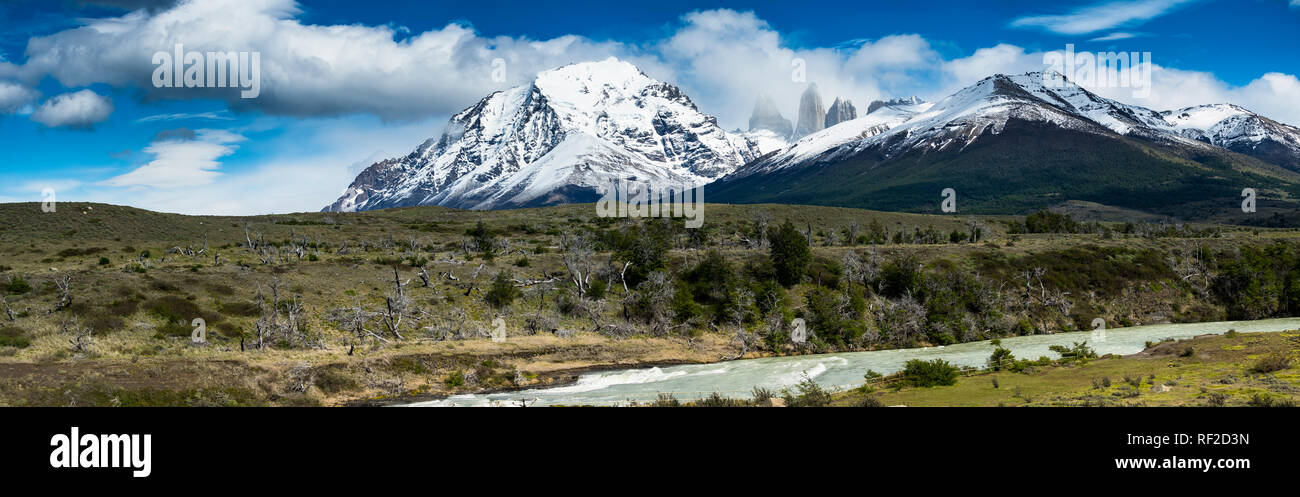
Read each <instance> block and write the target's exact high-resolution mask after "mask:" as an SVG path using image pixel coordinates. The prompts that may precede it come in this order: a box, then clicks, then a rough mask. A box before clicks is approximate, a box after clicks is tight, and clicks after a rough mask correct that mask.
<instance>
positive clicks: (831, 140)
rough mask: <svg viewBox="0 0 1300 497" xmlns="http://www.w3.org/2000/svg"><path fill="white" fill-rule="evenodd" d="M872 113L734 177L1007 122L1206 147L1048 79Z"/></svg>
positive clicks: (931, 145)
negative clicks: (1037, 124) (1107, 133)
mask: <svg viewBox="0 0 1300 497" xmlns="http://www.w3.org/2000/svg"><path fill="white" fill-rule="evenodd" d="M877 103H879V104H880V105H876V104H877ZM873 106H874V107H875V109H874V110H873V111H872V112H869V113H868V114H866V115H865V116H863V117H861V118H858V119H855V120H852V121H847V122H844V123H841V124H839V125H837V126H834V127H832V128H830V129H827V130H823V131H822V132H819V133H815V134H812V135H809V136H807V137H804V138H803V139H801V140H799V141H798V142H796V143H794V144H792V145H791V146H790V147H788V148H786V149H785V150H782V151H781V152H779V153H777V154H774V155H772V156H770V157H765V158H763V159H762V160H760V161H756V162H755V163H752V164H749V165H746V166H745V167H743V168H741V169H740V170H738V171H736V172H735V173H734V177H745V176H750V175H753V174H760V173H765V172H771V171H774V170H777V169H783V168H786V167H791V166H798V165H807V164H810V163H824V162H833V161H835V160H837V159H841V158H844V157H848V156H852V155H855V154H857V153H860V152H862V151H863V150H866V149H869V148H880V149H883V150H882V151H883V152H884V154H885V155H886V156H896V155H899V154H902V153H904V152H907V151H908V150H912V149H916V148H922V149H929V150H938V149H945V148H948V147H963V146H965V145H967V144H969V143H971V142H972V141H974V140H975V139H976V138H978V137H979V136H981V135H982V134H984V133H986V132H988V133H993V134H997V133H1000V132H1001V131H1002V128H1003V127H1004V126H1005V125H1006V123H1007V122H1008V121H1010V120H1021V121H1034V122H1044V123H1049V124H1052V125H1054V126H1058V127H1061V128H1066V129H1072V130H1077V131H1086V132H1094V133H1106V132H1113V133H1117V134H1120V135H1126V136H1136V137H1142V138H1147V139H1156V140H1174V141H1180V142H1190V141H1191V140H1201V141H1204V142H1207V143H1213V142H1212V141H1210V140H1206V139H1203V138H1202V137H1201V136H1200V135H1196V134H1195V133H1194V131H1195V130H1193V129H1192V125H1193V124H1197V123H1195V122H1191V121H1189V122H1188V123H1187V125H1186V126H1185V127H1184V128H1178V127H1177V126H1176V125H1175V124H1172V123H1171V122H1169V121H1167V120H1166V118H1165V115H1163V114H1161V113H1159V112H1156V111H1153V110H1150V109H1146V108H1142V107H1137V106H1131V105H1126V104H1123V103H1120V102H1117V101H1114V100H1110V99H1107V98H1102V97H1100V96H1097V95H1095V94H1093V93H1091V92H1089V91H1087V90H1085V89H1083V88H1081V87H1079V86H1077V85H1075V84H1074V83H1072V82H1069V81H1068V80H1065V79H1064V77H1062V76H1060V75H1059V74H1055V73H1046V74H1044V73H1041V72H1034V73H1027V74H1021V75H1014V76H1007V75H996V76H991V77H988V78H985V79H983V80H981V81H979V82H977V83H975V84H974V85H971V86H969V87H967V88H965V89H962V90H960V91H958V92H957V93H954V94H953V95H951V96H949V97H947V98H944V99H943V100H940V101H938V102H935V103H927V102H923V101H921V100H920V99H917V98H915V97H912V98H906V99H894V100H888V101H884V102H881V101H877V102H874V103H873ZM1248 114H1249V113H1248ZM1250 115H1251V116H1254V114H1250ZM1255 117H1256V118H1258V116H1255ZM1259 119H1262V118H1259ZM1257 120H1258V119H1257ZM1252 122H1253V121H1252ZM836 128H839V129H836ZM1214 144H1215V145H1220V144H1219V143H1214ZM1220 146H1222V145H1220Z"/></svg>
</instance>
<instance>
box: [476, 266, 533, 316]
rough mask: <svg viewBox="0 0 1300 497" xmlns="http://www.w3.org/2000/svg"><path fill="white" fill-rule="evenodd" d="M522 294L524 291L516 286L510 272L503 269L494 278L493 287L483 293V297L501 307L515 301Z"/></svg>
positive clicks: (493, 305) (491, 303)
mask: <svg viewBox="0 0 1300 497" xmlns="http://www.w3.org/2000/svg"><path fill="white" fill-rule="evenodd" d="M521 294H523V292H522V291H520V290H519V289H518V288H516V287H515V284H514V282H513V281H511V279H510V274H508V273H506V272H505V271H501V272H499V273H497V275H496V277H495V278H492V287H491V288H489V289H488V291H487V293H486V294H484V295H483V299H484V300H486V301H487V303H488V304H489V305H491V306H492V307H496V308H498V309H500V308H502V307H505V306H508V305H510V304H511V303H513V302H514V301H515V299H516V298H518V297H519V296H520V295H521Z"/></svg>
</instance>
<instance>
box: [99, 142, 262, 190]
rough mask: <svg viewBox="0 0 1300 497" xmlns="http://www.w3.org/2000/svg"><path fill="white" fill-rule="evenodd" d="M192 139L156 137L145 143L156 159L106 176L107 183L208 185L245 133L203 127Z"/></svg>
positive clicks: (169, 186)
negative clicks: (224, 158)
mask: <svg viewBox="0 0 1300 497" xmlns="http://www.w3.org/2000/svg"><path fill="white" fill-rule="evenodd" d="M196 133H197V136H196V137H195V139H193V140H163V141H156V142H154V143H152V144H150V145H149V146H147V147H145V149H144V151H145V153H147V154H151V155H153V156H154V160H152V161H149V163H147V164H145V165H143V166H140V167H138V168H136V169H135V170H133V171H131V172H129V173H126V174H123V175H120V176H114V177H112V178H109V179H107V180H104V181H103V182H102V184H104V185H108V186H137V187H151V188H178V187H186V186H197V185H206V184H209V183H212V182H213V181H215V180H216V179H217V177H219V176H221V172H219V171H218V169H220V168H221V163H220V162H218V161H217V159H220V158H222V157H225V156H227V155H230V154H232V153H234V152H235V149H236V147H235V146H234V145H233V144H234V143H238V142H240V141H243V140H244V137H243V136H241V135H238V134H234V133H231V132H229V131H225V130H215V129H200V130H197V131H196Z"/></svg>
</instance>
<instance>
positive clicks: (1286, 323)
mask: <svg viewBox="0 0 1300 497" xmlns="http://www.w3.org/2000/svg"><path fill="white" fill-rule="evenodd" d="M1293 329H1300V318H1285V319H1265V320H1259V321H1223V322H1214V323H1185V324H1156V325H1148V326H1134V327H1130V328H1116V329H1110V330H1105V335H1104V340H1101V339H1099V338H1101V337H1100V336H1099V335H1098V332H1095V331H1082V332H1073V333H1057V334H1054V335H1033V336H1022V337H1011V338H1003V339H1002V346H1003V347H1005V348H1008V349H1010V350H1011V351H1012V353H1014V354H1015V355H1016V357H1018V358H1029V359H1037V358H1039V357H1041V356H1048V357H1052V358H1056V357H1058V355H1057V354H1056V353H1054V352H1051V351H1050V350H1049V347H1051V346H1053V345H1063V346H1070V345H1072V344H1073V343H1074V342H1082V341H1084V340H1087V341H1088V345H1089V346H1091V347H1092V348H1093V349H1094V350H1096V351H1097V353H1098V354H1099V355H1105V354H1117V355H1128V354H1135V353H1137V352H1140V351H1142V349H1143V348H1145V345H1146V342H1148V341H1151V342H1158V341H1161V340H1163V339H1166V338H1174V339H1181V338H1190V337H1194V336H1197V335H1205V334H1222V333H1225V332H1227V331H1228V330H1237V331H1238V332H1241V333H1254V332H1268V331H1283V330H1293ZM992 352H993V347H992V346H991V345H990V344H989V342H988V341H982V342H968V343H962V344H956V345H948V346H943V347H925V348H914V349H894V350H875V351H869V352H845V353H836V354H817V355H804V356H792V357H767V358H762V359H742V360H737V361H730V362H719V363H713V364H690V365H682V366H668V367H653V368H640V369H622V370H610V371H602V372H595V373H588V374H585V375H583V376H581V377H579V378H578V381H577V382H575V383H572V384H568V385H564V386H560V387H554V388H545V389H533V390H521V391H516V392H503V393H493V394H483V395H453V396H451V397H448V398H446V399H442V400H435V401H429V402H419V403H415V404H408V405H409V406H412V407H450V406H504V405H512V404H515V403H517V402H518V401H520V400H521V399H527V402H528V404H529V405H538V406H545V405H557V404H565V405H622V404H626V403H628V401H638V402H648V401H653V400H654V399H655V398H656V397H658V395H659V393H660V392H665V393H668V392H670V393H672V394H673V395H674V396H676V397H677V399H679V400H690V399H697V398H700V397H704V396H707V395H709V394H710V393H713V392H718V393H721V394H722V395H724V396H728V397H736V398H749V397H750V396H751V395H750V393H751V391H752V389H753V387H755V386H762V387H766V388H769V389H771V390H773V391H779V390H780V389H781V388H785V387H789V386H791V385H794V384H796V383H798V382H799V381H801V380H802V379H803V377H804V376H807V377H809V378H811V379H812V380H813V381H816V382H817V383H818V384H820V385H822V386H823V387H827V388H839V389H847V388H852V387H855V386H858V385H861V384H862V383H863V381H864V379H863V377H862V375H863V374H865V373H866V372H867V370H872V371H875V372H877V373H881V374H890V373H895V372H898V371H899V370H901V369H902V368H903V363H905V362H907V361H909V360H911V359H922V360H931V359H943V360H946V361H948V362H950V363H952V364H955V365H958V366H971V367H984V364H985V361H987V360H988V358H989V354H991V353H992Z"/></svg>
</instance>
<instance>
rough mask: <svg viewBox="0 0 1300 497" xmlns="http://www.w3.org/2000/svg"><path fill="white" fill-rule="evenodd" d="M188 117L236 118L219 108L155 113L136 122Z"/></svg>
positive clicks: (227, 119)
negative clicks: (201, 110) (213, 110)
mask: <svg viewBox="0 0 1300 497" xmlns="http://www.w3.org/2000/svg"><path fill="white" fill-rule="evenodd" d="M186 119H210V120H214V121H230V120H232V119H234V118H233V117H230V115H229V112H227V111H225V110H219V111H215V112H186V113H177V114H155V115H152V116H145V117H142V118H139V119H136V120H135V122H137V123H148V122H155V121H180V120H186Z"/></svg>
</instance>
